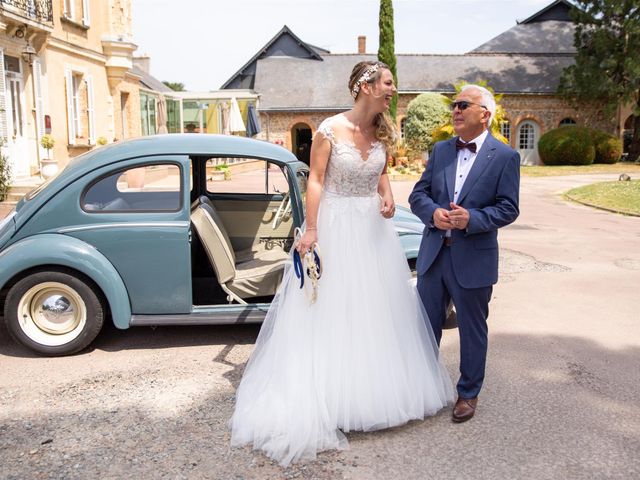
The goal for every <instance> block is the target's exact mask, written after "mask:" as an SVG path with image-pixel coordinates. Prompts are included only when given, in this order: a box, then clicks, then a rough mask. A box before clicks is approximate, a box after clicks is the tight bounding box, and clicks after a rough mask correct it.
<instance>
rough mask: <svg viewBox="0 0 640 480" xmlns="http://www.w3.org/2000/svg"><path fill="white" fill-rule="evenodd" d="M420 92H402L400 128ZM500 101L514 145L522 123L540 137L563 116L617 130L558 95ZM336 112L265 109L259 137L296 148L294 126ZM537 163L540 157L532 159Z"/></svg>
mask: <svg viewBox="0 0 640 480" xmlns="http://www.w3.org/2000/svg"><path fill="white" fill-rule="evenodd" d="M416 96H417V94H411V95H400V97H399V98H398V110H397V115H396V121H397V128H398V130H400V125H401V122H402V119H403V118H404V117H405V116H406V112H407V106H408V104H409V102H410V101H411V100H413V99H414V98H415V97H416ZM500 104H501V105H502V107H503V108H504V110H505V113H506V119H507V120H508V121H509V123H510V129H511V132H510V140H511V146H512V147H514V148H517V147H518V145H517V142H518V135H517V132H518V128H519V127H520V126H521V124H522V122H525V121H532V122H535V124H537V127H538V129H537V136H536V140H535V141H536V143H537V140H538V139H539V138H540V136H541V135H543V134H544V133H546V132H547V131H549V130H551V129H553V128H557V127H558V126H559V125H560V122H561V121H562V120H563V119H572V120H574V121H575V122H576V123H577V124H578V125H585V126H589V127H591V128H597V129H600V130H603V131H605V132H608V133H611V134H615V133H616V119H615V118H605V117H604V116H603V115H602V113H601V112H599V110H598V109H597V108H596V106H593V105H582V106H578V107H574V106H572V105H570V104H568V103H567V102H566V101H564V100H563V99H562V98H560V97H559V96H557V95H504V96H503V97H502V99H501V101H500ZM335 113H336V112H332V111H326V112H277V113H265V112H261V114H260V122H261V125H262V128H263V130H262V132H261V133H260V134H259V135H258V138H261V139H263V140H269V141H270V142H273V143H279V144H281V145H283V146H284V147H285V148H286V149H287V150H289V151H293V147H294V145H293V138H292V130H293V127H294V126H295V125H296V124H298V123H305V124H307V125H308V126H309V128H311V132H312V135H315V132H316V130H317V128H318V126H319V125H320V123H321V122H322V120H324V119H325V118H327V117H330V116H332V115H335ZM532 161H533V162H534V163H537V159H535V157H534V160H532Z"/></svg>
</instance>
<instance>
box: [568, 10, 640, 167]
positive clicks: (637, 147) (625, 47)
mask: <svg viewBox="0 0 640 480" xmlns="http://www.w3.org/2000/svg"><path fill="white" fill-rule="evenodd" d="M575 3H576V6H577V8H575V9H574V10H573V11H572V17H573V20H574V22H575V24H576V32H575V37H574V45H575V47H576V49H577V55H576V61H575V64H574V65H571V66H569V67H567V68H566V69H565V70H564V72H563V75H562V79H561V81H560V86H559V91H560V93H562V94H564V95H565V96H566V97H567V98H568V99H569V100H570V101H574V102H585V101H586V102H592V103H596V104H598V105H601V106H602V109H603V112H604V113H605V115H608V116H610V117H613V115H614V112H616V110H617V109H618V108H620V106H621V105H632V107H633V115H634V125H633V137H632V140H631V145H630V147H629V157H630V158H631V159H634V160H639V159H640V158H639V157H640V3H638V0H576V2H575Z"/></svg>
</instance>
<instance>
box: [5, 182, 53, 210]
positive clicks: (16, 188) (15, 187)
mask: <svg viewBox="0 0 640 480" xmlns="http://www.w3.org/2000/svg"><path fill="white" fill-rule="evenodd" d="M42 182H44V180H42V179H41V178H40V177H31V178H27V179H25V180H17V181H15V182H14V183H13V184H12V185H11V187H10V188H9V192H8V193H7V197H6V198H5V199H4V202H0V203H6V204H9V205H15V204H16V203H18V202H19V201H20V199H21V198H22V197H24V196H25V195H26V194H27V193H29V192H30V191H31V190H33V189H34V188H36V187H37V186H38V185H40V184H41V183H42Z"/></svg>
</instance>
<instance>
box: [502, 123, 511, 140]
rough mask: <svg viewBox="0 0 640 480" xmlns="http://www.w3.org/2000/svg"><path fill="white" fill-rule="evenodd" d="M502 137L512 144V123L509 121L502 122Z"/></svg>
mask: <svg viewBox="0 0 640 480" xmlns="http://www.w3.org/2000/svg"><path fill="white" fill-rule="evenodd" d="M500 135H502V136H503V137H504V138H506V139H507V140H508V141H509V142H511V122H510V121H509V120H502V121H501V122H500Z"/></svg>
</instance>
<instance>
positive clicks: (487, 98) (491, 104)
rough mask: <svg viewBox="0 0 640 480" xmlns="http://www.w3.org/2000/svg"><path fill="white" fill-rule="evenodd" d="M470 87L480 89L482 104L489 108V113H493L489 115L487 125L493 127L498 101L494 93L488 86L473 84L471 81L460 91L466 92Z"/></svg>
mask: <svg viewBox="0 0 640 480" xmlns="http://www.w3.org/2000/svg"><path fill="white" fill-rule="evenodd" d="M470 88H473V89H475V90H478V91H479V92H480V94H481V95H482V105H483V106H485V107H487V110H489V113H490V114H491V116H490V117H489V121H488V122H487V127H488V128H491V124H492V123H493V117H495V116H496V101H495V99H494V98H493V94H492V93H491V92H490V91H489V90H487V89H486V88H484V87H481V86H480V85H473V84H471V83H470V84H468V85H465V86H463V87H462V88H461V89H460V93H462V92H464V91H465V90H469V89H470Z"/></svg>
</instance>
